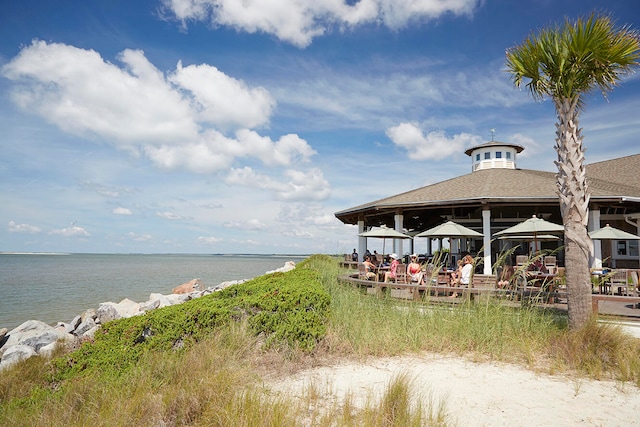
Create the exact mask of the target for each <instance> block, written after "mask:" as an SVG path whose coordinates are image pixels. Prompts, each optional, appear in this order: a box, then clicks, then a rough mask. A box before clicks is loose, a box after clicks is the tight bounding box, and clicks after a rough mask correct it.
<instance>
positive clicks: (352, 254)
mask: <svg viewBox="0 0 640 427" xmlns="http://www.w3.org/2000/svg"><path fill="white" fill-rule="evenodd" d="M351 261H354V262H358V252H356V249H355V248H353V253H351Z"/></svg>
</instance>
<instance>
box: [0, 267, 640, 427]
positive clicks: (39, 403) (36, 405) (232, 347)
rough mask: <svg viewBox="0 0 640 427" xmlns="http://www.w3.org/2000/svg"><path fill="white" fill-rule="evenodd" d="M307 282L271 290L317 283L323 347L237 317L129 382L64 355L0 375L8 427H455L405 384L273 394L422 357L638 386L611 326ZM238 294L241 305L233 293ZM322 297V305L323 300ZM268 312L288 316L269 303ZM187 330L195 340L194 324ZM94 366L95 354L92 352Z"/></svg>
mask: <svg viewBox="0 0 640 427" xmlns="http://www.w3.org/2000/svg"><path fill="white" fill-rule="evenodd" d="M298 269H300V270H309V271H310V272H313V275H309V274H308V273H305V272H302V271H300V272H298V273H294V274H289V273H287V274H284V275H282V276H281V277H279V278H275V279H274V280H276V279H277V280H284V281H289V280H290V281H293V282H296V285H298V286H315V285H311V284H309V283H306V282H305V283H301V282H300V281H301V278H304V280H308V279H309V277H314V280H317V282H318V284H319V285H320V286H321V288H322V289H324V291H325V292H326V294H327V295H328V296H329V300H330V307H329V309H328V311H327V316H326V318H325V319H324V328H321V329H319V328H318V327H317V326H314V327H313V328H311V329H310V330H311V331H315V332H312V335H313V336H314V337H315V338H314V339H315V340H316V341H315V345H310V341H309V335H305V337H304V339H303V340H302V341H301V342H302V343H303V344H304V345H298V344H297V341H296V340H295V339H294V340H291V339H289V338H291V336H294V337H295V336H296V335H295V334H294V335H291V334H287V333H284V334H283V337H282V338H283V339H280V340H276V341H274V340H273V339H272V338H273V336H274V334H273V333H272V334H266V333H265V332H264V331H258V330H256V327H255V322H254V321H252V320H251V318H250V317H248V316H244V317H238V316H234V319H236V320H235V321H231V322H217V323H216V326H215V327H211V330H210V331H209V332H208V333H206V334H205V333H202V334H200V335H198V339H197V340H194V341H193V343H192V344H191V345H189V346H188V347H187V348H184V349H180V350H179V351H178V350H176V349H175V348H171V347H166V348H165V347H163V346H158V347H156V348H154V349H152V351H144V352H140V353H139V355H138V356H137V358H136V359H135V360H128V361H127V363H128V365H127V369H123V370H115V369H106V368H104V367H102V365H100V364H97V365H96V366H98V367H100V368H99V369H95V370H91V371H90V370H85V371H82V370H68V371H64V372H65V375H61V371H60V369H61V363H62V364H64V363H69V361H71V360H73V361H76V362H77V361H82V363H86V364H87V365H90V362H89V360H84V359H81V358H80V357H79V356H77V355H76V356H75V358H70V356H69V355H67V354H62V353H58V354H57V355H56V356H55V357H54V358H53V359H52V360H47V359H44V358H40V357H34V358H31V359H28V360H26V361H24V362H22V363H20V364H18V365H16V366H14V367H11V368H9V369H7V370H5V371H3V372H1V373H0V425H7V426H38V425H47V426H85V425H105V426H107V425H108V426H128V425H141V426H157V425H166V426H173V425H175V426H178V425H207V426H265V425H267V426H290V425H313V426H381V425H382V426H395V425H403V426H404V425H409V426H411V425H416V426H423V425H433V426H435V425H437V426H444V425H452V424H453V422H452V421H451V420H450V419H448V417H447V414H446V411H445V409H444V408H445V407H446V406H447V403H448V402H446V400H445V401H436V400H434V399H432V398H431V397H430V396H420V395H418V394H417V393H416V391H415V388H414V387H413V385H412V384H411V381H410V379H409V378H407V377H406V376H402V375H398V376H396V377H394V378H393V379H392V380H391V381H390V382H389V384H387V385H386V387H385V390H384V392H383V393H382V395H381V396H378V397H376V398H374V399H371V400H369V401H367V402H366V404H365V405H357V404H356V402H355V399H354V396H350V395H347V396H346V397H344V398H342V399H341V400H338V401H331V400H327V399H325V398H324V396H325V391H326V390H324V389H323V387H322V385H320V384H310V385H308V386H307V387H306V389H305V391H304V393H302V394H300V395H297V396H288V395H287V394H283V393H275V392H273V391H272V390H271V388H270V387H269V386H268V384H277V383H278V382H280V381H282V380H283V379H285V378H287V377H288V376H289V375H290V374H292V373H295V372H298V371H300V370H301V369H304V368H307V367H315V366H321V365H330V364H331V363H333V362H336V361H340V360H347V359H348V360H366V359H368V358H372V357H384V356H397V355H407V354H416V353H424V352H434V353H440V354H442V355H443V356H444V357H446V356H447V355H460V356H465V357H469V358H470V359H473V360H496V361H504V362H511V363H517V364H521V365H525V366H528V367H529V368H532V369H536V370H541V371H545V372H551V373H561V372H572V373H574V374H576V373H577V375H583V376H585V377H589V378H615V379H617V380H620V381H628V382H630V383H633V384H635V385H636V386H640V361H639V360H638V357H637V355H638V354H640V344H639V341H640V340H637V339H635V338H633V337H629V336H628V335H625V334H624V333H623V332H622V331H621V330H620V328H618V327H616V326H614V325H607V324H605V325H603V324H600V323H597V322H595V320H594V321H593V322H591V323H590V324H589V325H588V326H587V327H586V328H584V329H582V330H580V331H576V332H569V331H568V329H567V319H566V315H564V314H562V313H558V312H556V311H550V310H544V309H540V308H538V307H535V306H527V307H514V306H510V305H504V304H500V302H499V301H494V300H482V301H476V302H465V303H460V304H456V305H434V304H428V303H424V302H414V301H402V300H397V299H393V298H389V297H386V296H384V295H383V296H381V297H376V296H372V295H367V294H366V292H363V291H362V290H360V289H357V288H355V287H353V286H350V285H345V284H341V283H340V282H339V281H338V280H337V278H338V276H340V275H341V274H344V270H342V269H340V267H339V265H338V262H337V261H336V259H334V258H331V257H328V256H320V255H317V256H313V257H310V258H309V259H307V260H305V261H304V262H302V263H300V264H299V265H298V268H296V270H298ZM294 271H295V270H294ZM248 283H249V282H248ZM283 283H284V282H283ZM247 286H249V287H251V284H250V283H249V284H248V285H247ZM228 289H231V288H228ZM228 293H229V295H234V292H233V290H230V291H228ZM276 294H277V293H276ZM291 295H297V294H296V293H293V294H291ZM317 295H318V298H320V300H322V298H323V297H322V293H318V294H317ZM270 301H271V300H270ZM273 301H275V300H273ZM205 302H206V300H203V301H202V302H200V303H198V304H204V303H205ZM264 304H265V305H264V307H270V308H269V310H276V311H277V308H276V307H272V306H270V305H269V304H271V302H269V304H267V303H264ZM319 306H321V305H319ZM194 307H200V305H195V306H194ZM161 310H166V311H165V312H160V310H158V311H159V313H158V314H156V315H154V316H156V317H157V318H158V319H159V321H164V322H166V321H167V320H166V319H173V323H172V325H173V326H172V327H173V328H174V329H172V331H173V332H172V333H175V331H176V330H178V331H179V328H177V327H176V324H178V325H179V324H180V321H175V319H179V317H175V316H178V314H179V313H193V311H190V310H191V309H188V307H187V306H185V307H181V308H177V307H168V308H165V309H161ZM201 310H203V308H202V307H200V308H199V309H198V311H197V312H198V313H202V311H201ZM263 310H265V309H264V308H263ZM173 311H175V313H173ZM245 311H246V312H249V311H251V310H245ZM154 316H150V317H147V316H141V317H140V318H138V319H134V320H131V319H127V320H126V322H122V323H123V324H126V325H128V326H127V328H128V329H127V330H137V329H136V328H139V327H142V326H144V327H150V326H153V325H150V324H149V319H150V318H155V317H154ZM145 318H146V319H145ZM280 318H281V317H273V316H271V317H269V319H270V320H269V322H267V323H269V325H271V326H270V327H271V329H272V330H273V331H276V330H278V328H276V327H275V325H273V324H272V323H273V322H272V320H273V319H280ZM294 319H296V318H294ZM313 319H314V322H315V321H316V320H317V317H314V318H313ZM135 322H142V323H140V324H139V325H138V324H136V323H135ZM145 322H146V323H145ZM263 323H264V322H263ZM263 323H260V324H263ZM187 326H188V327H189V328H193V324H192V323H185V327H187ZM114 330H117V328H115V329H114ZM287 330H290V329H285V331H287ZM296 330H297V329H295V328H294V331H296ZM318 331H321V332H318ZM190 333H192V334H193V333H195V332H194V331H193V329H191V331H190ZM124 345H125V346H126V345H129V344H127V343H126V342H125V344H124ZM76 351H77V350H76ZM103 351H107V349H106V348H105V349H104V350H103ZM114 351H115V350H114ZM85 352H86V354H87V355H90V354H91V351H88V350H87V349H86V348H85ZM92 357H96V356H92ZM113 360H114V359H109V361H110V363H114V362H113ZM83 372H84V374H83ZM87 373H89V374H87Z"/></svg>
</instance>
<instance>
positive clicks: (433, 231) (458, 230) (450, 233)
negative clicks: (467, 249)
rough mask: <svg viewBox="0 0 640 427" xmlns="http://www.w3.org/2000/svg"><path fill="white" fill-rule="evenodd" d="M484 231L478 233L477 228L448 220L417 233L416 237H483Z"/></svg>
mask: <svg viewBox="0 0 640 427" xmlns="http://www.w3.org/2000/svg"><path fill="white" fill-rule="evenodd" d="M482 236H483V234H482V233H478V232H477V231H475V230H472V229H470V228H467V227H465V226H464V225H460V224H458V223H457V222H453V221H447V222H445V223H444V224H440V225H436V226H435V227H433V228H430V229H428V230H425V231H423V232H421V233H418V234H416V235H415V236H414V237H430V238H433V239H435V238H441V237H448V238H449V239H453V238H457V239H461V238H464V237H482Z"/></svg>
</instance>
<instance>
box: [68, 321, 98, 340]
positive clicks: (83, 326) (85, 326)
mask: <svg viewBox="0 0 640 427" xmlns="http://www.w3.org/2000/svg"><path fill="white" fill-rule="evenodd" d="M95 327H96V321H95V320H93V319H92V318H90V317H89V318H88V319H87V320H85V321H84V322H82V323H80V324H79V325H78V327H77V328H76V329H75V331H74V332H73V333H74V334H75V335H76V336H77V337H81V336H83V335H84V334H85V333H86V332H87V331H89V330H90V329H92V328H95Z"/></svg>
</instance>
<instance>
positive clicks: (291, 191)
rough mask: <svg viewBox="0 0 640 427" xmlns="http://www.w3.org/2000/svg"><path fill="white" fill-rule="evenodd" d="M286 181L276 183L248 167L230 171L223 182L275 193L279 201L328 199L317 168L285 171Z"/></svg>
mask: <svg viewBox="0 0 640 427" xmlns="http://www.w3.org/2000/svg"><path fill="white" fill-rule="evenodd" d="M284 175H285V176H284V178H283V179H285V180H286V181H276V180H274V179H272V178H271V177H269V176H266V175H261V174H258V173H256V172H255V171H254V170H253V169H251V168H249V167H244V168H241V169H232V170H231V172H230V173H229V175H228V176H227V178H226V179H225V182H227V184H231V185H243V186H250V187H257V188H262V189H266V190H271V191H273V192H275V194H276V197H277V198H278V199H281V200H288V201H296V200H324V199H326V198H328V197H329V195H330V192H331V189H330V185H329V182H328V181H327V180H326V179H325V178H324V176H323V174H322V171H321V170H319V169H317V168H312V169H309V170H308V171H306V172H302V171H297V170H292V169H289V170H285V171H284Z"/></svg>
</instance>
